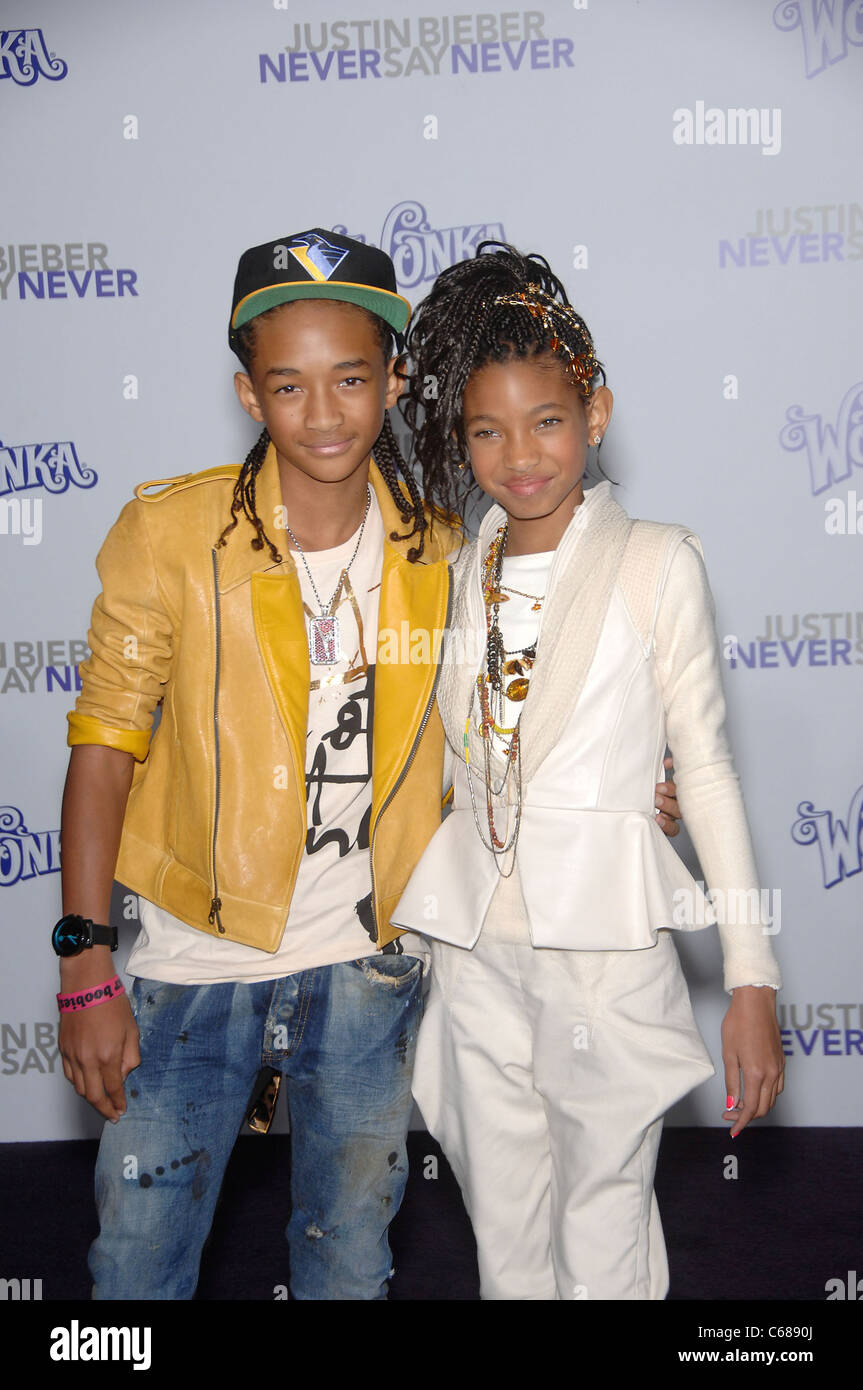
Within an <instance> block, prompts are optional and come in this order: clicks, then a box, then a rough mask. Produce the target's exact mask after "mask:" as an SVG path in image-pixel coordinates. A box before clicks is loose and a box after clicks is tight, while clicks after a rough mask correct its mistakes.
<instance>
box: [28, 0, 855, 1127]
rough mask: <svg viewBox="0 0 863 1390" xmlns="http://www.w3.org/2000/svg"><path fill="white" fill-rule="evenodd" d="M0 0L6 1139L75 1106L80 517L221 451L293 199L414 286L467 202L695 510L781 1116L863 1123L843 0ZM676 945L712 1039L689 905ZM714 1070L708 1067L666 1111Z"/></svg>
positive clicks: (649, 496)
mask: <svg viewBox="0 0 863 1390" xmlns="http://www.w3.org/2000/svg"><path fill="white" fill-rule="evenodd" d="M22 17H25V18H24V19H22ZM22 22H26V23H27V24H28V25H30V26H32V27H31V28H29V29H27V30H22V29H19V28H16V27H15V26H16V25H20V24H21V23H22ZM0 27H2V34H0V113H2V121H3V131H4V138H3V141H2V146H0V169H2V188H3V195H4V196H3V217H2V226H0V315H2V328H3V334H2V341H3V401H2V415H0V439H2V444H0V565H2V578H3V594H4V602H3V607H2V619H0V692H2V693H0V712H2V725H3V759H2V773H0V775H2V788H0V806H2V810H0V953H2V958H0V981H2V983H0V1030H2V1048H0V1139H6V1140H9V1139H21V1140H24V1139H51V1138H62V1137H80V1136H84V1135H88V1134H93V1133H95V1132H96V1131H97V1129H98V1121H97V1118H96V1117H95V1115H91V1114H90V1112H89V1111H88V1108H87V1107H86V1106H85V1105H84V1103H83V1102H81V1101H79V1100H78V1099H77V1097H76V1096H75V1095H74V1093H73V1092H72V1090H71V1088H70V1087H69V1086H68V1085H67V1083H66V1082H65V1080H64V1079H63V1076H62V1069H61V1067H60V1063H59V1060H58V1057H57V1050H56V1004H55V1001H54V991H55V990H56V988H57V983H56V968H55V963H54V958H53V955H52V954H51V952H50V947H49V941H48V938H49V931H50V928H51V926H52V924H53V922H54V921H55V920H56V918H57V916H58V915H59V908H60V898H59V875H58V873H57V868H58V846H57V827H58V825H59V806H60V793H61V788H62V782H63V777H64V773H65V767H66V760H67V749H66V746H65V732H66V723H65V714H66V711H67V709H69V708H70V707H71V703H72V699H73V692H74V688H75V669H74V668H75V665H76V663H77V662H78V661H79V660H80V659H81V657H82V656H83V655H84V652H85V646H84V645H83V644H84V643H85V641H86V634H87V627H88V620H89V612H90V607H91V604H92V600H93V598H94V596H95V593H96V590H97V587H98V584H97V576H96V572H95V568H94V559H95V555H96V552H97V550H98V547H99V545H100V543H101V540H102V538H103V536H104V534H105V532H106V531H107V529H108V527H109V526H110V524H111V523H112V521H113V520H114V518H115V517H116V515H117V513H118V512H119V510H120V508H121V506H122V505H123V503H124V502H125V501H126V500H127V498H128V497H129V496H130V495H131V489H132V486H133V485H134V484H135V483H137V482H139V481H141V480H143V479H145V478H157V477H164V476H169V475H174V474H178V473H183V472H186V471H192V470H198V469H203V468H207V467H212V466H214V465H216V464H222V463H226V462H236V461H239V460H241V459H242V457H243V456H244V454H245V453H246V451H247V449H248V447H249V445H250V443H251V442H252V439H253V437H254V436H253V433H252V432H251V429H250V423H249V421H248V419H247V417H245V416H244V415H243V414H242V412H241V411H240V409H239V407H238V405H237V403H236V400H235V398H234V394H233V389H232V384H231V376H232V373H233V371H234V370H235V367H236V363H235V361H234V359H233V358H232V356H231V355H230V353H229V351H228V348H227V343H226V324H227V318H228V311H229V306H230V296H231V287H232V281H233V275H234V270H235V267H236V261H237V258H238V256H239V254H240V252H241V251H242V250H244V249H245V248H246V247H247V246H250V245H254V244H257V243H260V242H262V241H265V240H267V239H269V238H274V237H277V236H281V235H284V234H286V233H287V232H289V231H296V230H300V229H302V228H306V227H310V226H315V225H321V226H324V227H332V228H340V229H344V230H346V231H347V232H349V233H350V234H352V235H355V236H362V237H364V238H366V239H367V240H368V241H371V242H375V243H376V244H379V245H382V246H383V247H384V249H385V250H387V251H388V252H389V253H390V254H392V255H393V256H394V258H395V259H396V262H397V265H398V268H399V273H400V279H401V289H402V291H403V292H404V293H405V294H406V295H407V297H408V298H409V299H411V300H412V301H413V302H414V303H416V302H417V301H418V300H419V299H420V298H421V297H422V295H423V294H424V293H425V292H426V290H427V289H428V287H429V285H430V283H431V280H432V278H433V277H434V275H435V273H436V272H437V271H438V270H439V269H441V268H442V267H443V266H444V265H447V264H450V263H451V262H452V261H453V260H456V259H459V258H461V257H463V256H465V255H470V254H472V248H473V246H474V245H475V244H476V242H477V241H478V240H480V239H482V238H483V237H484V236H488V235H491V236H498V237H500V236H505V237H506V238H507V239H508V240H510V241H512V242H514V243H515V244H516V245H518V246H519V247H521V248H522V249H524V250H540V251H542V252H543V253H544V254H545V255H546V256H547V257H548V259H549V260H550V261H551V263H552V265H553V266H554V267H555V269H557V270H558V272H559V273H560V274H561V275H562V276H563V278H564V279H565V280H566V282H567V284H568V287H569V289H570V293H571V296H572V298H573V301H574V302H575V303H576V305H577V306H578V307H579V309H580V310H581V311H582V312H583V313H584V315H585V317H586V318H587V320H588V322H589V323H590V325H591V327H592V329H593V332H594V336H595V339H596V343H597V349H598V352H599V354H600V356H601V357H602V359H603V360H604V361H605V363H606V364H607V367H608V372H609V383H610V385H611V387H612V389H613V390H614V393H615V398H616V407H615V416H614V421H613V424H612V427H611V430H610V433H609V435H608V439H607V443H606V445H605V446H604V448H603V462H604V466H605V468H606V470H607V471H608V473H609V474H610V475H611V476H612V477H613V478H615V479H616V480H617V481H618V482H619V483H620V488H619V490H618V492H617V495H618V497H619V499H620V501H621V502H622V503H623V505H624V506H625V507H626V508H627V509H628V510H629V511H630V512H631V513H632V514H634V515H638V516H645V517H649V518H655V519H659V520H667V521H681V522H685V523H686V524H687V525H689V526H691V527H692V528H693V529H694V530H696V531H697V532H698V533H699V534H700V535H701V537H702V539H703V542H704V548H705V553H706V557H707V562H708V569H709V572H710V575H711V580H712V583H713V587H714V591H715V594H716V599H717V608H718V625H719V630H720V632H721V634H723V636H724V637H727V638H728V641H727V643H726V651H727V654H728V658H729V659H728V671H727V681H726V685H727V690H728V696H729V702H730V711H731V722H732V736H733V741H734V746H735V751H736V755H737V760H738V764H739V767H740V770H741V773H742V778H743V785H744V790H745V793H746V799H747V805H748V808H749V813H750V819H751V822H752V826H753V833H754V837H755V842H756V849H757V853H758V859H759V864H760V867H761V872H762V878H763V882H764V884H765V887H766V889H767V890H768V892H769V894H770V905H771V909H772V911H773V912H774V915H775V914H776V912H777V909H778V910H779V914H780V915H779V917H778V918H777V923H778V924H779V925H780V926H781V929H780V931H779V932H778V934H777V936H776V939H775V944H776V947H777V950H778V951H779V953H780V955H781V959H782V964H783V968H784V973H785V979H786V988H785V990H784V991H783V993H782V995H781V996H780V998H781V1003H782V1010H783V1018H782V1021H783V1025H784V1028H785V1030H786V1031H785V1033H784V1038H785V1045H786V1050H787V1052H788V1054H789V1064H788V1065H789V1077H788V1085H787V1089H786V1094H785V1096H784V1097H783V1099H782V1101H781V1103H780V1105H779V1107H778V1108H777V1110H776V1111H775V1114H774V1116H773V1117H772V1118H773V1120H774V1121H775V1122H777V1123H782V1124H794V1125H803V1124H815V1125H827V1124H837V1125H847V1124H861V1123H863V1088H861V1087H860V1085H859V1078H860V1075H861V1060H863V1003H861V1002H860V1001H861V999H863V989H861V972H860V965H861V955H863V947H861V934H860V926H861V922H860V916H861V913H860V905H861V886H863V876H861V866H863V859H861V853H863V850H861V829H863V807H861V801H862V800H863V791H861V784H863V756H861V745H863V736H861V733H860V709H861V700H860V687H861V665H863V600H861V589H860V579H859V576H860V574H861V559H863V472H861V471H859V470H861V469H863V355H861V352H860V346H859V343H860V327H859V325H860V308H861V303H863V297H861V291H863V275H861V268H863V185H862V184H861V178H860V167H861V161H860V130H861V115H863V102H861V93H863V80H861V79H863V4H861V3H860V0H834V3H832V4H829V5H828V4H824V3H823V2H822V0H785V3H780V4H776V3H775V0H651V3H638V0H576V3H564V0H551V2H550V3H546V4H545V5H544V6H543V7H542V8H541V9H538V10H521V9H511V10H502V9H501V7H500V5H499V4H498V3H489V4H487V5H486V6H485V7H484V9H483V10H482V11H481V12H479V11H471V12H469V13H465V14H459V15H456V14H455V13H454V12H453V11H451V10H450V9H449V8H447V7H445V6H443V5H440V4H436V3H431V0H419V3H403V4H396V3H394V0H375V3H374V4H370V5H369V6H368V7H366V6H364V5H361V4H355V3H352V4H348V3H347V0H316V3H312V0H284V2H283V3H282V2H281V0H275V3H273V0H184V3H182V4H176V3H174V0H152V2H151V3H149V4H147V5H140V4H134V3H132V0H87V3H85V4H79V5H75V6H71V5H69V4H68V3H65V0H37V2H36V3H33V2H32V0H31V3H28V4H27V5H23V6H22V5H21V4H20V0H16V3H15V4H12V3H10V0H2V3H0ZM855 488H856V489H857V491H856V492H855ZM858 496H859V499H860V502H859V505H858V501H857V499H858ZM858 513H859V515H858ZM779 893H781V898H778V897H777V896H776V895H777V894H779ZM116 906H117V920H118V921H119V922H124V918H125V923H124V931H123V937H124V939H125V943H126V949H128V944H129V942H130V941H131V937H132V935H133V931H134V926H135V921H134V902H133V901H130V900H129V899H127V898H124V896H123V895H122V893H121V894H119V895H118V897H117V902H116ZM682 951H683V955H684V959H685V964H686V967H687V973H688V976H689V979H690V983H691V987H692V991H693V997H694V999H695V1003H696V1010H697V1013H698V1017H699V1022H700V1024H701V1026H702V1030H703V1032H704V1034H705V1037H706V1039H707V1040H708V1043H709V1045H710V1047H711V1049H712V1050H713V1052H714V1055H715V1057H717V1058H718V1034H719V1022H720V1019H721V1013H722V1010H723V1008H724V996H723V995H722V994H721V990H720V985H719V953H718V946H717V943H716V940H715V933H714V932H712V931H708V932H704V933H701V934H699V935H697V936H695V937H691V938H689V939H687V940H685V941H684V942H683V943H682ZM121 958H123V956H122V954H121ZM855 1082H856V1083H857V1084H856V1085H855ZM723 1100H724V1091H723V1082H722V1074H721V1071H720V1075H719V1077H718V1079H717V1081H716V1082H714V1083H710V1084H708V1085H707V1086H704V1087H702V1088H701V1089H700V1090H699V1091H698V1092H696V1093H695V1095H694V1096H693V1097H691V1098H690V1099H689V1100H688V1101H686V1102H685V1103H684V1104H683V1105H682V1106H680V1107H678V1109H677V1111H676V1112H675V1116H674V1118H675V1119H676V1120H677V1121H678V1122H688V1123H691V1122H695V1123H703V1124H718V1123H719V1116H720V1112H721V1108H722V1102H723Z"/></svg>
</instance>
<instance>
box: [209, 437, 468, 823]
mask: <svg viewBox="0 0 863 1390" xmlns="http://www.w3.org/2000/svg"><path fill="white" fill-rule="evenodd" d="M369 482H370V484H371V486H372V488H373V489H374V492H375V497H376V499H377V503H378V506H379V508H380V511H381V517H382V519H383V525H384V535H385V537H387V539H386V540H385V541H384V557H383V568H382V574H381V594H380V603H379V609H378V652H380V651H381V649H382V637H383V639H384V642H383V651H384V654H385V656H386V658H387V659H386V660H384V661H377V662H376V671H375V711H376V712H375V716H374V726H373V743H372V749H373V808H372V815H373V823H374V818H375V817H376V816H377V814H378V811H379V810H380V809H381V807H382V806H383V804H384V802H385V801H386V799H387V797H388V796H389V794H390V792H391V791H392V789H393V787H394V786H395V784H396V782H397V781H398V778H399V775H400V773H401V771H402V769H403V767H404V763H405V761H406V759H407V758H408V757H409V756H410V752H411V748H412V746H413V743H414V741H415V739H416V736H417V734H418V732H419V725H420V723H421V721H422V718H423V715H424V714H425V712H426V709H427V707H428V706H429V704H430V702H431V694H432V690H433V687H434V681H435V675H436V670H437V657H438V650H439V646H440V641H441V638H442V634H443V627H444V623H445V622H446V611H447V597H448V592H449V571H448V567H447V564H446V561H445V553H444V547H443V545H442V542H441V539H440V531H439V530H436V533H435V539H433V540H429V539H427V541H426V557H425V558H424V559H423V560H421V561H420V562H419V563H416V564H413V563H411V562H410V561H408V560H407V558H406V553H405V552H406V551H407V550H408V548H409V547H410V546H411V545H413V544H414V543H415V542H414V540H405V541H401V540H398V539H397V540H395V541H393V540H391V539H389V537H390V536H391V534H392V532H400V531H403V530H404V529H405V526H404V522H403V521H402V518H401V515H400V513H399V510H398V508H397V507H396V505H395V503H394V502H393V499H392V497H391V496H390V492H389V489H388V488H387V485H386V483H385V482H384V480H383V478H382V477H381V474H380V471H379V470H378V468H377V466H376V465H375V463H374V461H372V463H371V466H370V468H369ZM281 505H282V494H281V485H280V482H279V470H278V461H277V459H276V451H275V449H274V447H273V445H272V444H271V445H270V447H269V449H268V450H267V453H266V457H265V459H264V463H263V465H262V467H261V471H260V473H259V474H258V480H257V511H258V515H259V516H260V518H261V520H262V521H263V523H264V529H265V531H266V532H267V534H268V535H269V537H270V539H271V540H272V541H273V542H274V544H275V545H276V547H277V549H278V550H279V552H280V554H281V555H282V561H281V563H280V564H277V563H276V562H275V561H274V560H273V559H272V556H271V555H270V552H269V549H267V548H265V549H264V550H260V551H256V550H253V549H252V547H251V545H250V543H249V542H250V539H251V536H250V529H251V528H250V525H249V522H248V521H247V520H246V518H245V517H243V516H241V517H240V518H239V520H238V522H237V526H236V528H235V530H234V531H232V532H231V533H230V535H229V536H228V538H227V543H226V545H225V546H224V547H223V548H220V549H219V550H217V551H216V555H217V563H218V573H219V589H220V592H221V593H225V592H227V591H228V590H230V589H233V588H235V587H236V586H237V585H238V584H242V583H244V582H246V581H250V582H251V591H252V611H253V615H254V622H255V634H256V637H257V641H258V647H259V649H260V652H261V656H262V659H263V662H264V667H265V669H266V673H267V680H268V681H269V685H270V689H271V691H272V695H273V699H274V700H275V702H276V706H277V708H278V711H279V715H280V717H281V720H282V723H283V725H284V728H285V731H286V733H287V736H288V741H289V744H290V747H291V751H292V754H293V757H294V760H295V772H296V776H297V780H298V783H299V784H302V782H303V780H304V778H305V743H306V729H307V725H308V710H309V688H310V681H311V676H310V668H309V648H308V636H307V631H306V621H305V617H304V614H303V604H302V596H301V593H300V585H299V580H298V577H297V571H296V566H295V565H294V562H293V559H292V558H291V554H290V550H289V548H288V546H287V544H286V535H285V532H284V531H279V530H277V529H276V527H275V524H274V523H275V518H276V515H277V512H276V508H278V507H280V506H281ZM388 634H389V635H391V636H392V638H394V640H390V641H389V642H387V641H386V640H385V639H386V638H387V636H388ZM376 655H377V654H376ZM392 656H395V657H396V659H395V660H391V659H389V658H390V657H392Z"/></svg>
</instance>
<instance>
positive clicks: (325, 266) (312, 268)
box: [273, 232, 350, 282]
mask: <svg viewBox="0 0 863 1390" xmlns="http://www.w3.org/2000/svg"><path fill="white" fill-rule="evenodd" d="M289 254H290V255H291V256H293V257H294V259H295V260H297V261H299V263H300V265H301V266H302V267H303V270H304V271H305V272H306V274H307V275H310V276H311V278H312V279H313V280H317V281H319V282H321V281H325V280H329V278H330V276H331V275H333V274H334V273H335V271H336V270H338V268H339V266H340V265H341V263H342V261H343V260H344V259H345V257H346V256H348V255H350V252H349V251H347V250H345V248H344V247H343V246H334V245H333V244H332V242H330V241H326V240H325V239H324V238H323V237H322V236H319V235H318V234H317V233H316V232H315V233H313V234H312V235H311V236H305V237H293V238H292V239H291V240H290V241H289V242H287V243H281V244H280V245H278V246H276V247H274V250H273V269H274V270H287V268H288V265H289V264H290V263H289V261H288V255H289Z"/></svg>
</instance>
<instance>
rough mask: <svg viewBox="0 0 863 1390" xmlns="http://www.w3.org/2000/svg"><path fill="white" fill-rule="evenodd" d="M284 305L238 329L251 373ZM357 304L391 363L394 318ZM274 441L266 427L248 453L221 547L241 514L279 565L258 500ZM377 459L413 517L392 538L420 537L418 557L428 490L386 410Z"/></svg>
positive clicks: (256, 542)
mask: <svg viewBox="0 0 863 1390" xmlns="http://www.w3.org/2000/svg"><path fill="white" fill-rule="evenodd" d="M283 307H284V306H283V305H281V304H279V305H277V306H276V307H275V308H273V309H268V310H266V311H265V312H264V313H263V314H258V315H257V317H256V318H253V319H250V320H249V322H248V323H246V324H244V325H243V326H242V328H240V329H239V330H238V332H237V334H236V341H235V348H234V350H235V352H236V354H237V356H238V357H239V359H240V361H241V362H242V364H243V367H244V369H245V371H246V372H248V371H249V369H250V367H251V364H252V361H253V358H254V355H255V326H256V324H258V323H259V322H260V320H261V319H263V318H267V317H268V316H269V315H270V314H275V313H278V311H279V310H280V309H282V308H283ZM353 307H354V308H356V309H357V311H358V312H359V313H361V314H366V315H367V316H368V318H369V319H371V321H372V324H373V325H374V328H375V331H376V333H377V337H378V342H379V344H380V347H381V351H382V352H383V355H384V361H385V362H389V360H390V358H391V357H393V356H395V339H394V336H393V332H392V330H391V328H390V326H389V324H388V323H385V322H384V320H383V319H381V318H378V316H377V314H373V313H371V312H370V311H369V310H367V309H362V308H360V307H359V305H354V306H353ZM396 371H397V372H398V374H399V375H400V376H403V375H404V373H403V371H402V370H401V364H400V363H399V364H397V365H396ZM269 443H270V436H269V434H268V432H267V430H266V429H263V430H262V431H261V433H260V435H259V436H258V439H257V441H256V442H255V444H253V446H252V448H251V449H250V450H249V452H248V454H247V455H246V458H245V461H244V463H243V466H242V468H241V469H240V474H239V477H238V478H237V481H236V483H235V484H234V495H233V500H232V502H231V520H230V521H229V522H228V525H227V526H226V527H225V529H224V531H223V532H222V534H221V535H220V537H219V539H218V541H217V542H216V545H217V546H221V545H224V544H225V541H226V539H227V537H228V535H229V534H230V532H231V531H233V530H234V528H235V526H236V525H237V521H238V518H239V516H240V513H242V514H243V515H244V516H245V517H247V519H248V520H249V521H250V522H251V524H252V526H253V527H254V528H255V535H254V536H253V537H252V540H251V546H252V549H253V550H263V548H264V546H265V545H266V546H268V547H269V551H270V555H271V556H272V558H273V561H274V563H275V564H280V563H281V561H282V559H283V556H282V555H281V554H280V552H279V550H278V549H277V547H276V546H275V545H274V544H273V542H272V541H271V540H270V538H269V536H268V535H267V533H266V531H265V530H264V525H263V522H262V521H261V519H260V517H259V516H258V513H257V509H256V505H255V490H256V483H257V477H258V474H259V473H260V471H261V467H262V465H263V462H264V459H265V457H266V453H267V449H268V447H269ZM372 452H373V454H374V460H375V463H376V464H377V466H378V469H379V471H380V474H381V477H382V478H383V480H384V482H385V483H386V485H387V490H388V491H389V494H390V496H391V497H392V499H393V501H394V503H395V504H396V506H397V507H398V510H399V512H400V514H401V518H402V521H403V522H404V524H405V525H407V524H408V523H409V522H413V525H412V527H411V530H410V531H408V532H407V534H406V535H404V536H400V535H399V534H398V532H395V531H394V532H392V534H391V536H390V539H391V540H409V539H410V538H411V536H418V538H419V539H418V542H417V544H416V545H413V546H411V548H410V549H409V550H408V552H407V558H408V559H409V560H410V561H417V560H419V559H420V557H421V556H422V554H423V550H424V548H425V535H426V530H427V527H428V521H427V518H426V513H425V510H424V508H423V499H422V494H421V492H420V490H419V486H418V484H417V480H416V478H415V477H414V474H413V472H412V470H411V469H410V467H409V466H408V464H407V463H406V462H405V460H404V458H403V457H402V452H401V450H400V448H399V445H398V440H397V439H396V437H395V434H394V433H393V427H392V424H391V422H390V417H389V413H388V412H385V413H384V420H383V425H382V426H381V432H380V434H379V435H378V437H377V439H376V440H375V444H374V447H373V450H372ZM400 479H401V482H403V483H404V485H405V487H406V488H407V491H408V497H405V494H404V492H403V490H402V487H401V484H400V481H399V480H400Z"/></svg>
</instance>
